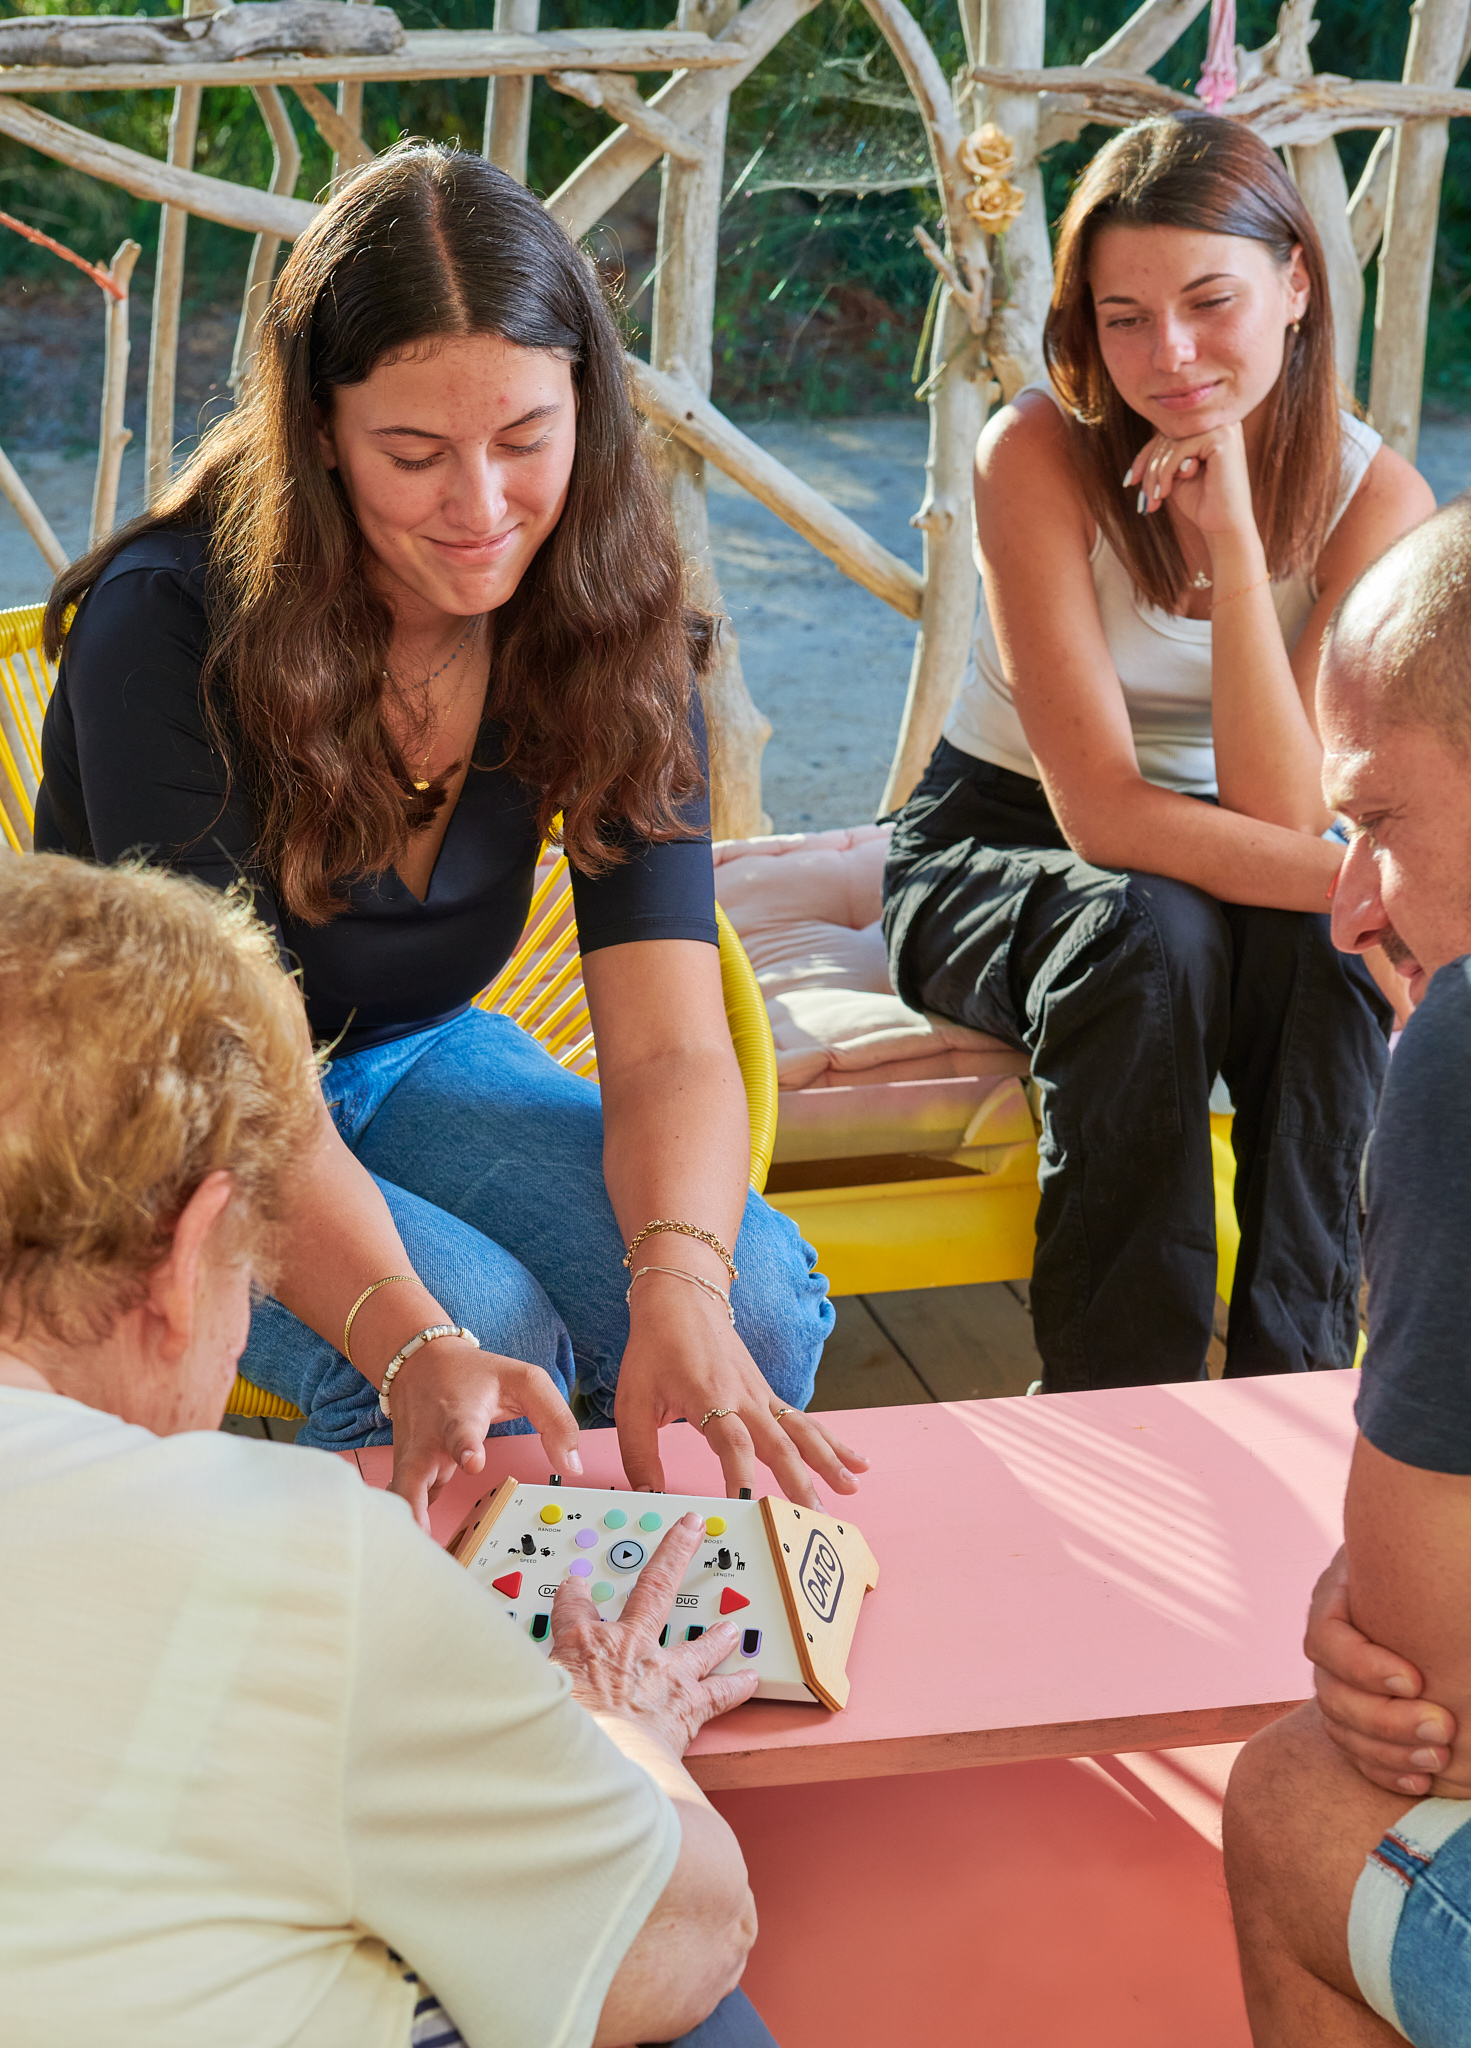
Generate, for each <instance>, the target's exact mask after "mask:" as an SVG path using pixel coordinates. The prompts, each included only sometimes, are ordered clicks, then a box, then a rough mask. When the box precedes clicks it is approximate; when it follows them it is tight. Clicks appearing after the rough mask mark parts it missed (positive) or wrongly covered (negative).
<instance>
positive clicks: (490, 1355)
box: [388, 1337, 582, 1532]
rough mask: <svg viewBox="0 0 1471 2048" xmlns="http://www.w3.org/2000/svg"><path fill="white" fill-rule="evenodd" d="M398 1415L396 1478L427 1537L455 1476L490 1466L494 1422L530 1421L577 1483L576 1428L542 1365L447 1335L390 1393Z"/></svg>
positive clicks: (408, 1367) (418, 1355)
mask: <svg viewBox="0 0 1471 2048" xmlns="http://www.w3.org/2000/svg"><path fill="white" fill-rule="evenodd" d="M388 1401H389V1406H390V1408H391V1409H392V1411H393V1479H392V1482H391V1487H390V1491H392V1492H393V1493H397V1494H402V1496H403V1498H404V1499H405V1500H406V1501H407V1502H408V1504H409V1506H410V1507H411V1508H412V1509H413V1511H414V1520H415V1521H416V1522H417V1523H418V1524H419V1527H420V1528H421V1529H423V1530H425V1531H426V1532H427V1531H428V1528H429V1504H430V1502H431V1501H432V1500H434V1499H436V1498H437V1496H438V1494H439V1492H440V1490H441V1488H443V1487H444V1486H445V1485H446V1484H447V1483H448V1482H449V1481H450V1480H451V1479H453V1478H454V1476H455V1474H456V1472H479V1471H482V1470H483V1469H484V1466H485V1433H486V1431H487V1430H488V1429H489V1428H490V1427H491V1425H492V1423H496V1422H509V1421H511V1420H512V1419H513V1418H514V1417H516V1416H521V1415H524V1416H525V1418H526V1420H527V1421H528V1422H529V1423H530V1424H531V1426H532V1428H533V1429H534V1430H535V1431H536V1433H537V1435H538V1436H539V1437H540V1438H541V1441H542V1446H543V1448H544V1449H545V1451H546V1454H547V1457H548V1458H549V1459H550V1461H551V1463H552V1466H553V1467H554V1469H556V1470H558V1471H561V1472H570V1473H571V1474H572V1475H573V1476H574V1477H578V1476H580V1475H581V1472H582V1460H581V1458H580V1457H579V1456H578V1452H577V1424H576V1422H575V1421H574V1420H573V1416H572V1410H571V1409H570V1408H569V1407H568V1406H567V1403H566V1402H565V1401H564V1400H563V1399H562V1396H561V1394H560V1393H559V1392H558V1390H557V1386H556V1383H555V1381H553V1380H552V1379H551V1378H550V1377H549V1376H548V1375H547V1374H546V1373H544V1372H543V1371H542V1369H541V1367H540V1366H538V1365H526V1364H524V1363H523V1362H522V1361H521V1360H520V1359H519V1358H502V1357H501V1356H500V1354H499V1353H498V1352H494V1351H476V1350H475V1349H474V1347H473V1346H472V1345H469V1344H464V1343H461V1342H460V1341H459V1339H458V1338H454V1337H441V1338H439V1339H438V1340H437V1341H436V1342H435V1343H433V1344H426V1345H425V1346H424V1348H423V1350H422V1351H416V1352H415V1354H414V1356H413V1357H412V1358H411V1359H409V1360H408V1361H407V1362H406V1364H405V1365H404V1366H403V1367H402V1369H401V1370H400V1371H399V1373H398V1374H397V1376H396V1377H395V1379H394V1382H393V1385H392V1387H391V1388H390V1389H389V1395H388Z"/></svg>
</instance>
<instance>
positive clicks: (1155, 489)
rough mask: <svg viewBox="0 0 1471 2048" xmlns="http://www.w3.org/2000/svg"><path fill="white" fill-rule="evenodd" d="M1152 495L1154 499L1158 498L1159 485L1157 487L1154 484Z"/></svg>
mask: <svg viewBox="0 0 1471 2048" xmlns="http://www.w3.org/2000/svg"><path fill="white" fill-rule="evenodd" d="M1154 495H1155V497H1156V498H1158V496H1159V485H1158V484H1156V485H1155V487H1154Z"/></svg>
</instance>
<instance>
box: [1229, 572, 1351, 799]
mask: <svg viewBox="0 0 1471 2048" xmlns="http://www.w3.org/2000/svg"><path fill="white" fill-rule="evenodd" d="M1211 578H1212V582H1213V586H1214V588H1213V592H1212V596H1213V600H1214V602H1213V608H1212V611H1211V737H1212V743H1213V746H1214V749H1215V757H1216V786H1217V790H1218V793H1219V795H1220V800H1221V805H1222V808H1223V809H1225V810H1228V811H1235V812H1237V813H1239V814H1240V815H1241V816H1243V817H1248V818H1256V819H1259V820H1261V821H1262V822H1263V823H1264V824H1271V825H1280V826H1285V827H1286V828H1288V829H1289V830H1291V831H1295V832H1305V833H1312V834H1317V833H1320V832H1321V831H1322V830H1323V828H1324V826H1325V825H1326V824H1327V823H1328V810H1327V807H1326V806H1325V804H1324V802H1323V789H1322V770H1323V749H1322V747H1321V745H1320V744H1319V741H1318V735H1317V733H1316V731H1315V730H1314V727H1313V723H1312V720H1311V718H1310V716H1309V714H1308V710H1307V707H1306V705H1305V704H1304V702H1303V699H1302V694H1301V692H1300V691H1299V689H1298V685H1297V678H1296V677H1295V676H1294V674H1293V672H1292V666H1291V663H1290V661H1289V660H1288V656H1287V649H1286V647H1285V646H1284V645H1283V641H1282V629H1281V626H1280V625H1279V624H1278V621H1277V612H1276V607H1275V606H1274V605H1273V603H1272V593H1271V587H1270V585H1269V583H1268V581H1267V566H1266V558H1265V556H1264V554H1263V552H1262V546H1261V542H1260V541H1259V540H1258V539H1257V536H1256V534H1255V532H1253V533H1252V534H1251V535H1250V536H1249V539H1247V540H1239V539H1237V538H1236V537H1234V536H1232V537H1223V538H1222V539H1221V540H1220V541H1219V542H1217V543H1216V544H1215V545H1214V546H1213V547H1212V549H1211Z"/></svg>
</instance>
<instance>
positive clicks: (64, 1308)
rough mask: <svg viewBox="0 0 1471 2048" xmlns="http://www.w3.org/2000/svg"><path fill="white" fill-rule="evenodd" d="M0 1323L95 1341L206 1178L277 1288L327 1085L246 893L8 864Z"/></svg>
mask: <svg viewBox="0 0 1471 2048" xmlns="http://www.w3.org/2000/svg"><path fill="white" fill-rule="evenodd" d="M0 1043H3V1045H4V1047H5V1060H4V1065H3V1068H0V1324H3V1326H4V1327H5V1328H6V1329H7V1330H8V1331H9V1333H10V1334H12V1335H18V1334H20V1332H21V1331H23V1330H25V1329H27V1328H29V1327H30V1326H31V1325H32V1324H33V1323H34V1324H37V1325H39V1326H40V1328H41V1329H42V1330H43V1331H44V1332H45V1333H46V1334H47V1335H48V1336H50V1337H51V1338H53V1339H54V1340H55V1341H57V1342H61V1343H75V1342H78V1341H81V1340H82V1339H83V1338H84V1337H91V1338H92V1339H94V1340H95V1339H97V1338H100V1337H102V1336H103V1335H105V1334H106V1332H107V1331H108V1330H109V1329H111V1327H112V1325H113V1323H114V1322H115V1321H116V1318H117V1317H118V1316H119V1315H120V1314H123V1313H125V1312H126V1311H127V1310H128V1309H129V1308H131V1307H132V1306H134V1305H135V1304H136V1303H137V1302H138V1301H139V1300H141V1299H142V1295H143V1290H144V1288H145V1286H146V1283H147V1277H148V1274H149V1273H150V1271H151V1270H152V1269H153V1268H154V1267H155V1266H156V1265H157V1264H158V1262H159V1261H160V1260H161V1259H162V1258H163V1257H164V1256H165V1255H166V1254H167V1251H168V1247H169V1242H170V1238H171V1236H172V1232H173V1226H174V1223H175V1221H176V1219H177V1217H178V1215H179V1212H180V1210H181V1209H182V1208H183V1206H184V1204H185V1203H186V1202H187V1201H188V1200H189V1198H190V1196H191V1195H192V1194H193V1192H194V1190H195V1189H196V1188H197V1187H198V1186H199V1184H200V1182H201V1181H202V1180H203V1179H204V1177H205V1175H206V1174H208V1173H211V1172H214V1171H215V1170H216V1169H218V1168H223V1169H224V1170H225V1171H227V1172H228V1173H230V1174H231V1175H232V1177H233V1179H234V1183H235V1187H234V1194H233V1196H232V1199H231V1202H230V1206H229V1209H228V1210H227V1211H226V1216H225V1224H226V1230H227V1233H228V1235H227V1239H226V1240H225V1241H226V1242H227V1243H228V1244H229V1247H230V1250H231V1252H232V1254H236V1255H239V1256H244V1257H249V1258H250V1259H251V1261H252V1264H253V1265H254V1267H255V1270H256V1273H257V1275H258V1277H260V1278H261V1279H268V1278H269V1275H270V1268H271V1264H272V1259H273V1239H274V1230H273V1225H274V1224H275V1223H276V1222H277V1220H278V1218H279V1215H280V1210H281V1202H282V1197H283V1192H284V1187H285V1183H286V1181H287V1178H288V1174H289V1170H290V1167H291V1163H292V1160H293V1157H294V1156H295V1155H296V1154H297V1153H298V1152H299V1151H300V1150H301V1148H302V1147H303V1146H304V1145H305V1144H306V1143H308V1142H309V1140H310V1137H311V1133H312V1130H313V1125H314V1122H315V1119H316V1118H317V1116H318V1115H319V1114H320V1103H321V1092H320V1087H319V1083H318V1076H317V1070H316V1066H315V1063H314V1060H313V1056H312V1050H311V1043H310V1039H309V1036H308V1033H307V1027H306V1020H305V1014H304V1010H303V1006H302V1000H301V994H300V991H299V989H298V988H297V986H296V984H295V983H294V982H293V981H291V980H290V979H289V977H288V976H287V975H286V974H284V973H283V972H282V970H281V968H280V967H279V965H278V964H277V959H276V947H275V942H274V940H273V939H272V937H271V934H270V933H269V932H268V931H267V930H266V929H265V927H264V926H263V925H261V924H260V923H259V922H258V921H257V919H256V918H255V916H254V915H253V913H252V910H251V907H250V902H249V899H248V897H247V896H246V895H245V894H244V893H243V892H236V891H232V892H230V893H228V894H226V895H223V896H221V895H219V894H218V893H216V892H215V891H213V890H210V889H206V888H205V887H203V886H202V885H201V884H200V883H198V882H193V881H187V880H184V879H181V878H179V877H177V876H173V875H168V874H164V873H161V872H158V871H154V870H149V869H146V868H143V867H140V866H125V867H121V868H98V867H92V866H89V865H86V864H84V863H83V862H81V861H76V860H70V859H67V858H65V857H63V856H60V855H46V854H42V855H36V856H34V857H32V858H29V859H20V858H19V857H17V856H10V855H6V856H3V857H0Z"/></svg>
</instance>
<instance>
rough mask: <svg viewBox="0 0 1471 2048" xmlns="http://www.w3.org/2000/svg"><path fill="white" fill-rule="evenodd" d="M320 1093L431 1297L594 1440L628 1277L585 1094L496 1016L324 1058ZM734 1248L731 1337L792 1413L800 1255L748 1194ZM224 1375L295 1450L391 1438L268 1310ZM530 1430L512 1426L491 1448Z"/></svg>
mask: <svg viewBox="0 0 1471 2048" xmlns="http://www.w3.org/2000/svg"><path fill="white" fill-rule="evenodd" d="M325 1090H326V1094H327V1098H328V1106H329V1108H330V1110H331V1113H332V1117H333V1120H334V1122H335V1123H336V1125H337V1128H338V1130H339V1132H340V1133H341V1134H342V1137H343V1139H344V1141H345V1142H346V1144H347V1145H348V1147H349V1149H350V1150H351V1151H352V1152H354V1153H355V1154H356V1156H357V1157H358V1159H360V1160H361V1162H362V1164H363V1165H364V1166H365V1167H367V1169H368V1171H369V1172H370V1173H371V1174H372V1176H373V1178H374V1179H375V1180H376V1181H377V1183H378V1186H379V1187H380V1188H381V1189H382V1191H383V1195H384V1198H385V1200H386V1201H387V1203H388V1207H389V1209H390V1211H391V1212H392V1215H393V1220H394V1222H395V1223H396V1224H397V1225H398V1229H399V1234H400V1236H401V1237H402V1238H403V1242H404V1249H405V1250H406V1251H407V1253H408V1255H409V1261H410V1264H411V1265H412V1267H413V1269H414V1271H415V1272H416V1273H417V1274H418V1275H419V1277H420V1279H421V1280H422V1281H423V1282H424V1284H425V1286H426V1287H427V1288H428V1289H429V1290H430V1292H431V1293H432V1294H433V1295H434V1296H435V1298H436V1300H438V1301H440V1302H442V1303H443V1305H444V1307H445V1309H446V1310H447V1311H448V1313H449V1314H450V1315H451V1316H452V1317H453V1318H454V1319H455V1321H456V1322H458V1323H461V1324H463V1325H464V1326H465V1327H466V1328H468V1329H471V1330H473V1331H474V1332H475V1334H476V1335H477V1336H478V1337H479V1339H480V1342H481V1344H482V1345H483V1346H484V1347H485V1349H486V1350H488V1351H498V1352H500V1353H502V1354H503V1355H504V1356H507V1357H511V1358H522V1359H526V1360H529V1361H530V1362H531V1363H532V1364H534V1365H539V1366H541V1367H542V1368H543V1370H544V1371H546V1372H548V1373H550V1374H551V1376H552V1378H553V1379H554V1380H555V1381H556V1382H557V1385H558V1387H559V1388H560V1389H561V1391H562V1393H563V1394H564V1395H566V1396H567V1398H568V1399H569V1400H570V1398H571V1396H572V1392H573V1388H574V1385H575V1386H576V1388H577V1389H578V1390H579V1392H580V1393H581V1395H582V1398H583V1401H584V1403H585V1407H586V1420H587V1422H588V1424H589V1425H590V1426H591V1427H593V1428H597V1427H600V1426H602V1427H606V1426H607V1425H609V1424H611V1422H612V1420H613V1396H614V1392H615V1390H616V1388H617V1385H618V1368H619V1364H620V1362H621V1360H622V1357H623V1352H624V1348H625V1346H626V1345H627V1343H628V1309H627V1306H626V1304H625V1302H624V1299H623V1294H624V1289H625V1288H626V1287H627V1285H628V1275H627V1273H626V1272H625V1271H624V1268H623V1264H622V1260H623V1239H622V1236H621V1234H620V1232H619V1229H618V1223H617V1219H616V1218H615V1216H614V1214H613V1205H612V1203H611V1202H610V1201H609V1200H608V1191H607V1188H606V1187H605V1186H604V1183H603V1166H602V1151H603V1116H602V1101H601V1096H600V1093H599V1091H598V1088H597V1087H596V1085H595V1084H594V1083H593V1082H591V1081H582V1080H579V1079H578V1078H577V1077H576V1075H573V1074H569V1073H568V1072H567V1071H566V1070H565V1068H562V1067H559V1066H558V1065H557V1063H556V1061H555V1060H554V1059H552V1058H551V1057H550V1055H549V1054H547V1053H546V1052H544V1051H543V1050H542V1048H541V1047H540V1046H539V1045H538V1044H537V1043H536V1042H535V1040H534V1039H531V1038H529V1037H528V1036H527V1035H526V1033H525V1032H524V1031H522V1030H521V1029H520V1028H519V1026H517V1025H515V1024H512V1023H510V1022H509V1021H508V1020H507V1019H506V1018H504V1017H499V1016H487V1015H486V1014H485V1013H484V1011H482V1010H468V1011H466V1013H465V1014H464V1015H463V1016H460V1017H456V1018H454V1019H453V1020H452V1021H451V1022H450V1023H448V1024H440V1025H436V1026H435V1027H434V1028H433V1029H432V1030H429V1031H421V1032H417V1033H416V1034H414V1036H412V1037H409V1038H400V1039H395V1040H394V1041H393V1042H392V1043H391V1044H389V1045H381V1046H373V1047H370V1048H369V1049H368V1050H367V1051H366V1052H360V1053H355V1054H353V1055H352V1056H351V1057H350V1058H348V1059H343V1060H337V1061H335V1062H334V1063H333V1065H332V1068H331V1070H330V1072H329V1073H328V1075H327V1078H326V1083H325ZM694 1220H698V1219H694ZM734 1251H735V1260H736V1264H737V1266H738V1267H739V1268H740V1274H741V1277H740V1280H739V1282H738V1283H737V1285H736V1288H735V1291H734V1295H733V1301H734V1305H735V1311H736V1328H737V1330H738V1332H739V1334H740V1337H741V1340H742V1342H743V1343H744V1344H745V1345H746V1347H747V1349H748V1350H749V1351H750V1353H751V1355H752V1357H753V1358H754V1359H755V1361H756V1363H757V1365H758V1366H759V1367H760V1368H761V1371H762V1372H763V1373H764V1374H765V1376H766V1379H767V1381H768V1383H769V1385H770V1387H771V1389H772V1392H773V1393H774V1394H776V1396H777V1397H778V1399H779V1400H782V1401H785V1402H787V1403H789V1404H790V1405H791V1406H792V1407H793V1408H805V1407H806V1405H807V1403H808V1401H809V1400H810V1399H811V1398H812V1382H813V1379H814V1376H815V1375H816V1372H817V1362H818V1359H819V1358H820V1356H821V1354H822V1347H823V1343H824V1341H825V1340H826V1337H827V1334H828V1331H829V1330H830V1329H831V1328H832V1325H833V1310H832V1304H831V1303H830V1302H829V1301H828V1299H827V1281H826V1280H825V1279H823V1277H822V1276H821V1275H820V1274H817V1273H814V1272H813V1271H812V1267H813V1265H814V1263H815V1261H816V1256H817V1255H816V1253H815V1252H814V1251H813V1250H812V1248H811V1246H810V1245H807V1244H804V1243H803V1241H802V1239H801V1236H800V1235H799V1233H798V1231H797V1228H796V1226H795V1225H794V1224H793V1223H791V1222H789V1221H788V1219H787V1218H786V1217H785V1216H781V1215H779V1214H778V1213H777V1212H776V1210H774V1209H770V1208H768V1207H767V1205H766V1203H765V1202H763V1201H762V1200H761V1197H760V1196H759V1195H757V1194H754V1193H753V1194H751V1195H750V1196H748V1198H747V1201H746V1213H745V1217H744V1220H743V1221H742V1224H741V1230H740V1235H739V1238H738V1239H737V1241H736V1244H735V1247H734ZM368 1277H371V1278H376V1277H377V1276H376V1275H370V1276H368ZM240 1370H241V1372H242V1373H243V1374H244V1376H245V1378H246V1379H248V1380H251V1381H253V1382H254V1384H255V1385H256V1386H258V1387H265V1388H267V1389H268V1390H269V1391H270V1392H271V1393H273V1394H279V1395H281V1396H282V1397H283V1398H284V1399H286V1400H288V1401H292V1402H294V1403H295V1404H296V1406H297V1407H298V1408H300V1409H301V1411H302V1413H303V1414H304V1415H305V1416H306V1418H307V1419H306V1423H305V1425H304V1426H303V1428H302V1430H301V1433H300V1436H299V1437H298V1442H300V1443H303V1444H311V1445H314V1446H316V1447H317V1448H319V1449H323V1450H334V1451H340V1450H347V1449H349V1448H352V1447H356V1446H359V1445H363V1444H387V1443H391V1442H392V1441H393V1432H392V1430H391V1429H390V1427H389V1426H388V1424H387V1423H385V1422H384V1420H383V1417H382V1415H381V1414H380V1413H379V1409H378V1392H377V1387H376V1386H375V1385H373V1384H371V1383H370V1382H369V1381H368V1380H366V1379H364V1378H363V1376H362V1374H361V1373H359V1372H357V1371H355V1370H354V1369H353V1367H352V1366H350V1365H349V1364H348V1363H347V1361H346V1359H345V1358H344V1357H343V1356H342V1354H341V1353H340V1352H339V1351H337V1350H336V1349H335V1348H334V1346H332V1345H331V1344H329V1343H327V1342H325V1341H324V1339H322V1338H321V1337H318V1336H316V1335H315V1334H314V1332H312V1331H311V1330H309V1329H307V1327H306V1326H305V1324H303V1323H300V1322H298V1321H297V1319H296V1317H295V1316H293V1315H292V1314H291V1313H290V1311H289V1310H287V1309H285V1308H283V1307H282V1306H281V1304H280V1302H278V1301H274V1300H266V1301H262V1302H261V1303H259V1304H258V1306H257V1307H256V1310H255V1313H254V1314H253V1316H252V1317H251V1321H250V1341H249V1343H248V1344H247V1345H246V1349H245V1355H244V1357H243V1358H242V1359H241V1361H240ZM529 1429H530V1425H529V1424H528V1423H526V1422H524V1421H520V1420H516V1421H512V1422H503V1423H497V1424H496V1426H495V1428H494V1429H493V1430H492V1431H491V1434H492V1436H509V1435H524V1434H526V1433H528V1432H529Z"/></svg>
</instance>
